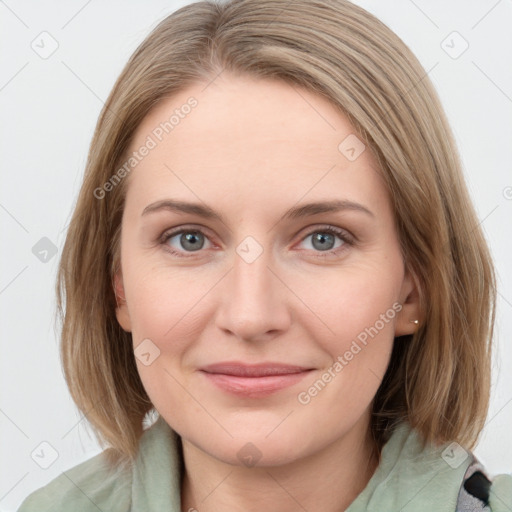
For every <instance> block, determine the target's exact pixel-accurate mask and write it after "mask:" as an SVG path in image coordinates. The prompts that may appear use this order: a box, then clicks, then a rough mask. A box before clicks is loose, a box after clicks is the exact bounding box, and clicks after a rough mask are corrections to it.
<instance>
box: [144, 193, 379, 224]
mask: <svg viewBox="0 0 512 512" xmlns="http://www.w3.org/2000/svg"><path fill="white" fill-rule="evenodd" d="M162 210H164V211H172V212H177V213H189V214H193V215H198V216H200V217H203V218H205V219H212V220H218V221H220V222H222V223H223V224H224V223H225V222H224V219H223V217H222V215H220V214H219V213H217V212H216V211H215V210H213V209H212V208H210V207H209V206H207V205H203V204H199V203H189V202H186V201H176V200H173V199H164V200H162V201H157V202H156V203H152V204H150V205H148V206H146V208H144V211H143V212H142V216H144V215H147V214H149V213H153V212H158V211H162ZM344 210H350V211H356V212H362V213H365V214H367V215H369V216H370V217H373V218H375V214H374V213H373V212H372V211H371V210H369V209H368V208H367V207H366V206H363V205H362V204H360V203H356V202H354V201H349V200H348V199H336V200H332V201H322V202H314V203H307V204H303V205H299V206H294V207H292V208H290V209H289V210H288V211H287V212H285V214H284V215H283V219H299V218H302V217H308V216H311V215H317V214H319V213H331V212H339V211H344Z"/></svg>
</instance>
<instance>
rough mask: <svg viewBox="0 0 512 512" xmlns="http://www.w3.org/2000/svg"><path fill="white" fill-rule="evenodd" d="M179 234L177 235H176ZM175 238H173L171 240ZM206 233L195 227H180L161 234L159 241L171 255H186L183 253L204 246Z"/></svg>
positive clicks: (206, 238) (197, 249)
mask: <svg viewBox="0 0 512 512" xmlns="http://www.w3.org/2000/svg"><path fill="white" fill-rule="evenodd" d="M178 235H179V236H178ZM173 239H175V240H173ZM205 240H208V237H207V236H206V234H205V233H204V232H203V231H201V230H200V229H197V228H180V229H179V230H176V231H171V232H166V233H164V234H163V235H162V238H161V243H162V244H163V245H165V246H166V249H167V250H168V251H169V252H170V253H171V254H173V255H175V256H178V257H185V258H186V257H187V256H184V255H183V253H184V252H185V253H187V252H197V251H200V250H201V249H203V248H204V245H205Z"/></svg>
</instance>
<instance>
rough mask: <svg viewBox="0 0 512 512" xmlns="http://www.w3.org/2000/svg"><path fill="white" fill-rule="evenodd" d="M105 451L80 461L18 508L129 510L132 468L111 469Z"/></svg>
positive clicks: (84, 511)
mask: <svg viewBox="0 0 512 512" xmlns="http://www.w3.org/2000/svg"><path fill="white" fill-rule="evenodd" d="M104 453H105V452H102V453H99V454H98V455H96V456H94V457H92V458H90V459H88V460H86V461H85V462H82V463H81V464H78V465H76V466H74V467H72V468H70V469H68V470H66V471H63V472H62V473H61V474H60V475H59V476H58V477H56V478H55V479H53V480H52V481H51V482H50V483H48V484H47V485H45V486H44V487H41V488H40V489H37V490H36V491H34V492H32V493H31V494H30V495H29V496H27V497H26V498H25V500H24V501H23V503H22V504H21V506H20V508H18V512H36V511H37V512H45V511H52V512H61V511H62V512H69V511H70V510H73V512H89V511H95V512H96V511H98V510H109V511H112V512H118V511H119V512H121V511H128V510H129V509H130V502H131V472H129V471H127V470H116V469H111V468H110V467H109V466H108V464H107V461H106V458H105V456H104Z"/></svg>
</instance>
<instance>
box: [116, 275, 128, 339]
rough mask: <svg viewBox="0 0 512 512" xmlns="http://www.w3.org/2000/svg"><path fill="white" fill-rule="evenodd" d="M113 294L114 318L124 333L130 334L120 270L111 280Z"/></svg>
mask: <svg viewBox="0 0 512 512" xmlns="http://www.w3.org/2000/svg"><path fill="white" fill-rule="evenodd" d="M113 281H114V282H113V287H114V293H115V296H116V303H117V306H116V317H117V321H118V322H119V325H120V326H121V327H122V329H123V330H124V331H126V332H131V330H132V326H131V321H130V314H129V312H128V305H127V303H126V297H125V292H124V284H123V276H122V273H121V270H119V271H118V272H116V273H115V274H114V280H113Z"/></svg>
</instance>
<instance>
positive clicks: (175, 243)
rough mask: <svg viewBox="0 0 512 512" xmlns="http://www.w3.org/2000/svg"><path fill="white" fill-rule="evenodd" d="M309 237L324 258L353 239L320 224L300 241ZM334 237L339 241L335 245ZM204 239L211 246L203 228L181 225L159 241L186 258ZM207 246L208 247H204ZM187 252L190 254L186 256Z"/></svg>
mask: <svg viewBox="0 0 512 512" xmlns="http://www.w3.org/2000/svg"><path fill="white" fill-rule="evenodd" d="M310 237H311V247H312V248H308V249H307V250H312V251H313V252H315V253H317V254H315V257H319V258H325V257H329V256H333V255H334V256H335V255H338V254H340V253H341V252H344V251H346V250H348V248H349V247H350V246H351V245H353V243H354V240H353V238H352V236H351V235H349V234H348V233H347V232H346V231H344V230H342V229H340V228H336V227H334V226H322V227H318V228H316V229H315V230H314V231H310V232H309V233H308V234H307V235H306V236H305V237H304V238H303V239H302V243H303V242H304V241H306V240H307V239H309V238H310ZM336 238H338V240H340V241H341V243H339V244H338V245H336ZM205 241H207V242H208V243H209V244H210V248H211V246H212V244H211V242H210V241H209V238H208V237H207V235H206V234H205V233H204V232H203V230H201V229H198V228H187V227H181V228H179V229H177V230H174V231H167V232H165V233H164V234H163V235H162V237H161V239H160V243H161V244H162V245H164V246H165V249H166V250H167V251H169V252H170V253H171V254H173V255H174V256H177V257H180V258H182V257H183V258H187V257H190V256H192V255H193V254H192V253H194V252H199V251H201V249H204V248H205ZM206 248H208V247H206ZM186 253H189V255H190V256H187V255H186Z"/></svg>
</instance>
